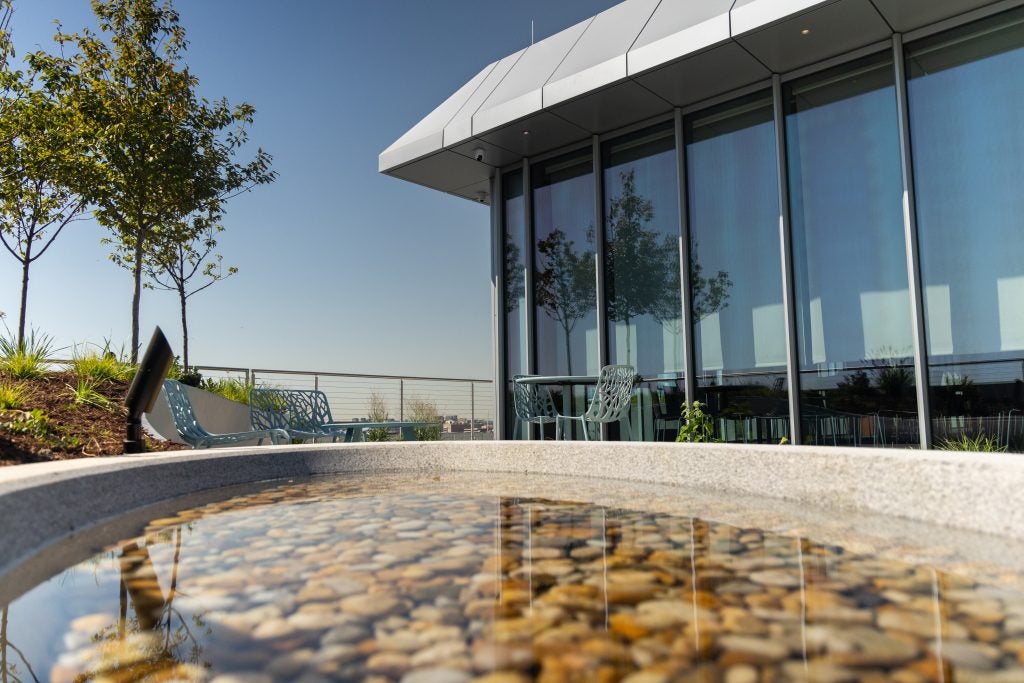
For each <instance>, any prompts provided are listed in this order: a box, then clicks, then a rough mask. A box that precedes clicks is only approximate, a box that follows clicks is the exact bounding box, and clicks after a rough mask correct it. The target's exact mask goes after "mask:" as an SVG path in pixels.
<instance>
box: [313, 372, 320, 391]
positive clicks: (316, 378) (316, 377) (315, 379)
mask: <svg viewBox="0 0 1024 683" xmlns="http://www.w3.org/2000/svg"><path fill="white" fill-rule="evenodd" d="M313 390H314V391H320V375H313Z"/></svg>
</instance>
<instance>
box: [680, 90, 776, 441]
mask: <svg viewBox="0 0 1024 683" xmlns="http://www.w3.org/2000/svg"><path fill="white" fill-rule="evenodd" d="M686 163H687V186H688V196H689V199H688V206H689V213H690V216H689V220H690V254H691V257H690V270H691V275H690V281H691V285H692V291H693V326H694V352H695V356H696V364H697V378H696V379H697V386H698V392H697V398H698V400H700V401H701V402H702V403H704V404H706V405H707V406H708V408H707V410H708V412H710V414H711V415H712V417H713V418H714V422H715V432H716V436H717V438H719V439H722V440H724V441H731V442H755V443H778V442H779V441H780V439H782V437H787V438H788V436H789V403H788V398H787V397H788V392H787V388H786V329H785V318H784V313H783V304H782V266H781V249H780V246H779V187H778V158H777V156H776V153H775V124H774V117H773V112H772V100H771V93H767V94H763V95H760V96H756V97H753V98H749V99H745V100H743V101H740V102H736V103H730V104H728V105H725V106H723V107H719V108H716V109H712V110H710V111H706V112H701V113H699V114H697V115H695V116H692V117H688V118H687V120H686Z"/></svg>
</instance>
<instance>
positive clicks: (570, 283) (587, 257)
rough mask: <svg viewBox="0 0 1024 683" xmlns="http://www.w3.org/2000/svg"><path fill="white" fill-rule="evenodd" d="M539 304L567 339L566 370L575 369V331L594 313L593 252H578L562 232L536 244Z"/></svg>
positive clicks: (555, 232) (559, 231) (554, 231)
mask: <svg viewBox="0 0 1024 683" xmlns="http://www.w3.org/2000/svg"><path fill="white" fill-rule="evenodd" d="M537 254H538V257H539V258H538V269H537V281H536V288H537V305H538V306H540V307H541V308H542V309H543V310H544V313H545V314H547V316H548V317H549V318H551V319H552V320H554V321H555V322H557V323H558V325H559V327H561V329H562V332H563V333H564V338H565V367H567V368H570V372H571V368H572V343H571V340H572V332H573V330H574V329H575V328H576V325H577V323H579V321H580V320H582V319H583V318H584V317H586V315H587V314H588V313H590V312H591V311H592V310H594V252H593V251H592V250H590V251H578V252H577V250H576V248H575V244H574V243H573V241H572V240H571V239H569V238H568V237H567V236H566V234H565V233H564V232H563V231H562V230H553V231H551V233H550V234H549V235H548V236H547V237H546V238H544V239H542V240H540V241H538V242H537Z"/></svg>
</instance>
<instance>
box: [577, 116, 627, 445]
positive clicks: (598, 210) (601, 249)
mask: <svg viewBox="0 0 1024 683" xmlns="http://www.w3.org/2000/svg"><path fill="white" fill-rule="evenodd" d="M590 153H591V156H592V157H593V158H592V160H591V162H592V164H593V169H594V170H593V174H594V240H595V244H596V249H595V253H594V260H595V261H596V263H595V264H594V266H595V267H594V273H595V274H596V276H597V282H596V283H595V286H596V287H597V291H596V298H597V366H598V367H599V368H602V367H604V366H605V365H608V362H609V361H608V290H607V288H606V287H605V282H606V281H605V270H604V267H605V263H606V261H605V230H604V173H603V172H602V168H601V140H600V138H599V137H598V136H597V135H594V136H592V137H591V139H590ZM627 334H628V333H627ZM569 374H572V368H569ZM570 391H572V389H570ZM573 398H575V397H573ZM583 428H584V429H586V425H584V427H583ZM600 429H601V440H602V441H605V440H607V438H608V423H606V422H602V423H600Z"/></svg>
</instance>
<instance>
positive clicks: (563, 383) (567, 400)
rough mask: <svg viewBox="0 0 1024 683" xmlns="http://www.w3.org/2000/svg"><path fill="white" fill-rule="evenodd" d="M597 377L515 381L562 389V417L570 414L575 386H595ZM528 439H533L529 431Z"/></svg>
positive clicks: (520, 379) (582, 376)
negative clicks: (551, 385) (572, 389)
mask: <svg viewBox="0 0 1024 683" xmlns="http://www.w3.org/2000/svg"><path fill="white" fill-rule="evenodd" d="M597 380H598V376H597V375H527V376H525V377H520V378H519V379H517V380H516V381H517V382H519V383H520V384H553V385H557V386H560V387H562V415H571V414H572V391H571V390H569V388H570V387H572V386H576V385H586V384H597ZM530 432H531V434H530V438H531V439H532V438H533V434H532V430H530Z"/></svg>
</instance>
